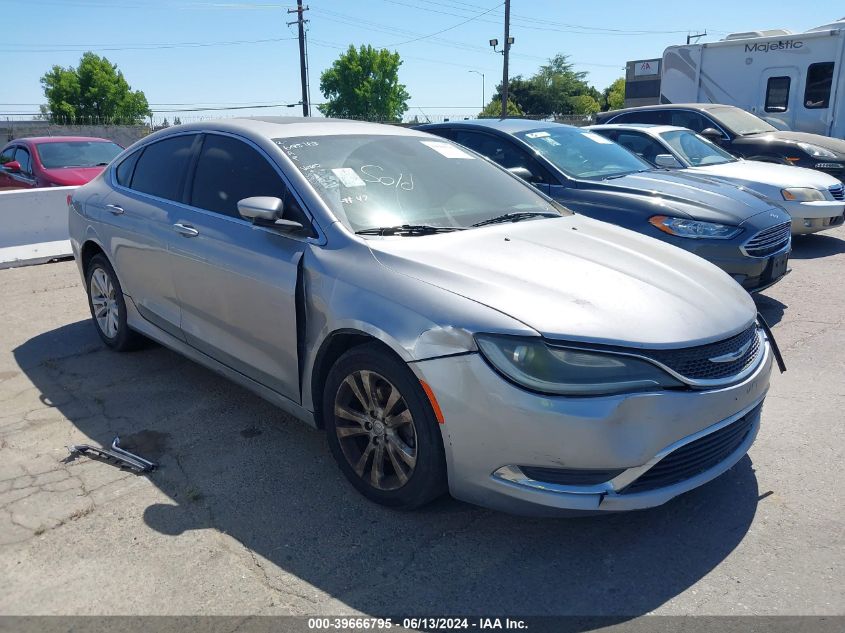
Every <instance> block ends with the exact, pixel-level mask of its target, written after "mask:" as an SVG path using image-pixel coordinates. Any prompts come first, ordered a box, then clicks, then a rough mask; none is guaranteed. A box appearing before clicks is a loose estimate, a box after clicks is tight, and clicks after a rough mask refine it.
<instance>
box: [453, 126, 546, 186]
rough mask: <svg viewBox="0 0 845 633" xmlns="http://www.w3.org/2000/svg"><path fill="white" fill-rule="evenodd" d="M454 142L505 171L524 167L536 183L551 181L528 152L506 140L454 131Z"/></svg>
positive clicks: (487, 135)
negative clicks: (489, 160)
mask: <svg viewBox="0 0 845 633" xmlns="http://www.w3.org/2000/svg"><path fill="white" fill-rule="evenodd" d="M454 140H455V142H456V143H460V144H461V145H463V146H464V147H469V148H470V149H471V150H474V151H476V152H478V153H479V154H481V155H483V156H487V158H490V159H492V160H493V161H495V162H497V163H499V164H500V165H501V166H502V167H504V168H505V169H511V168H513V167H524V168H525V169H527V170H528V171H530V172H531V174H532V175H533V176H534V179H535V180H536V181H537V182H550V181H551V180H552V178H551V177H550V175H549V172H548V171H546V170H545V169H544V168H543V167H542V166H541V165H540V163H538V162H537V161H536V160H534V159H533V158H532V157H531V156H530V155H529V154H528V152H526V151H525V150H523V149H522V148H520V147H517V146H516V145H514V144H513V143H511V142H510V141H508V140H506V139H503V138H500V137H498V136H493V135H492V134H479V133H476V132H466V131H464V130H456V131H455V135H454Z"/></svg>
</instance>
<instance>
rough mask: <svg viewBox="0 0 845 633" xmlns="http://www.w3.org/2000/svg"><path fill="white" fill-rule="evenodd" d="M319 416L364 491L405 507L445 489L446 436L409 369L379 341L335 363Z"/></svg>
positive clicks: (338, 458) (338, 456) (378, 500)
mask: <svg viewBox="0 0 845 633" xmlns="http://www.w3.org/2000/svg"><path fill="white" fill-rule="evenodd" d="M323 419H324V421H325V429H326V434H327V436H328V442H329V447H330V448H331V451H332V454H333V455H334V458H335V460H336V461H337V463H338V465H339V466H340V469H341V471H342V472H343V474H344V475H345V476H346V478H347V479H348V480H349V481H350V483H351V484H352V485H353V486H355V488H356V489H357V490H358V491H359V492H360V493H361V494H363V495H364V496H365V497H367V498H368V499H370V500H372V501H375V502H376V503H379V504H381V505H385V506H390V507H393V508H398V509H403V510H410V509H413V508H418V507H420V506H422V505H425V504H426V503H428V502H430V501H432V500H433V499H435V498H437V497H438V496H440V495H442V494H443V493H444V492H445V491H446V460H445V457H444V453H443V440H442V436H441V434H440V428H439V427H438V424H437V420H436V418H435V416H434V412H433V411H432V409H431V405H430V403H429V401H428V398H427V397H426V395H425V393H424V391H423V389H422V387H421V385H420V383H419V380H417V378H416V376H414V374H413V372H411V370H410V369H408V367H407V366H406V365H405V364H404V363H403V362H402V361H400V360H399V359H397V358H395V357H393V356H392V355H390V354H388V353H386V352H384V351H383V350H382V349H381V348H380V347H379V346H378V345H377V344H367V345H362V346H360V347H356V348H353V349H352V350H350V351H348V352H346V353H345V354H344V355H343V356H341V357H340V358H339V359H338V361H337V362H336V363H335V365H334V366H333V367H332V369H331V371H330V372H329V375H328V378H327V380H326V386H325V389H324V391H323Z"/></svg>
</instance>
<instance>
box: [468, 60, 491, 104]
mask: <svg viewBox="0 0 845 633" xmlns="http://www.w3.org/2000/svg"><path fill="white" fill-rule="evenodd" d="M467 72H470V73H475V74H476V75H481V110H482V111H484V101H485V100H486V99H487V90H485V88H484V73H482V72H480V71H478V70H468V71H467Z"/></svg>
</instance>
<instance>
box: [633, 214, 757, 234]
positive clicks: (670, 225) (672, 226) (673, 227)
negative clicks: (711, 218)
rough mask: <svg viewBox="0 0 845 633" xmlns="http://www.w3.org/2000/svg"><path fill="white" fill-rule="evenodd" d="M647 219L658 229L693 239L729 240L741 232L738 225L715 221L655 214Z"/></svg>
mask: <svg viewBox="0 0 845 633" xmlns="http://www.w3.org/2000/svg"><path fill="white" fill-rule="evenodd" d="M648 221H649V222H650V223H651V224H652V225H654V226H656V227H657V228H658V229H660V230H661V231H663V232H664V233H668V234H669V235H674V236H676V237H689V238H693V239H702V238H703V239H713V240H729V239H731V238H732V237H736V236H737V235H739V234H740V233H742V229H741V228H739V227H738V226H731V225H730V224H717V223H716V222H701V221H699V220H688V219H686V218H670V217H668V216H665V215H655V216H653V217H651V218H649V219H648Z"/></svg>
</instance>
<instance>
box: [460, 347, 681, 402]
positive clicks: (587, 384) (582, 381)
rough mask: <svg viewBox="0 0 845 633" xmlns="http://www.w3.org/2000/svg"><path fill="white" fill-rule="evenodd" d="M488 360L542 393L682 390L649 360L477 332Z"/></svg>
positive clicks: (526, 385)
mask: <svg viewBox="0 0 845 633" xmlns="http://www.w3.org/2000/svg"><path fill="white" fill-rule="evenodd" d="M475 339H476V341H477V343H478V348H479V349H480V350H481V353H482V355H483V356H484V358H486V359H487V361H488V362H489V363H490V364H491V365H492V366H493V367H494V368H495V369H497V370H498V371H499V372H500V373H502V374H504V376H505V377H507V378H509V379H510V380H512V381H513V382H515V383H516V384H518V385H520V386H522V387H525V388H526V389H530V390H532V391H539V392H540V393H547V394H555V395H564V396H597V395H607V394H614V393H625V392H631V391H643V390H650V389H658V388H667V387H682V386H683V383H681V382H680V381H678V380H675V379H674V378H672V377H671V376H670V375H669V374H667V373H666V372H664V371H663V370H661V369H660V368H658V367H656V366H655V365H652V364H651V363H649V362H646V361H644V360H639V359H637V358H630V357H627V356H618V355H615V354H602V353H598V352H588V351H583V352H582V351H579V350H576V349H562V348H559V347H551V346H549V345H547V344H546V343H545V342H544V341H542V340H541V339H537V338H524V337H519V336H507V335H500V334H477V335H476V337H475Z"/></svg>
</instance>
